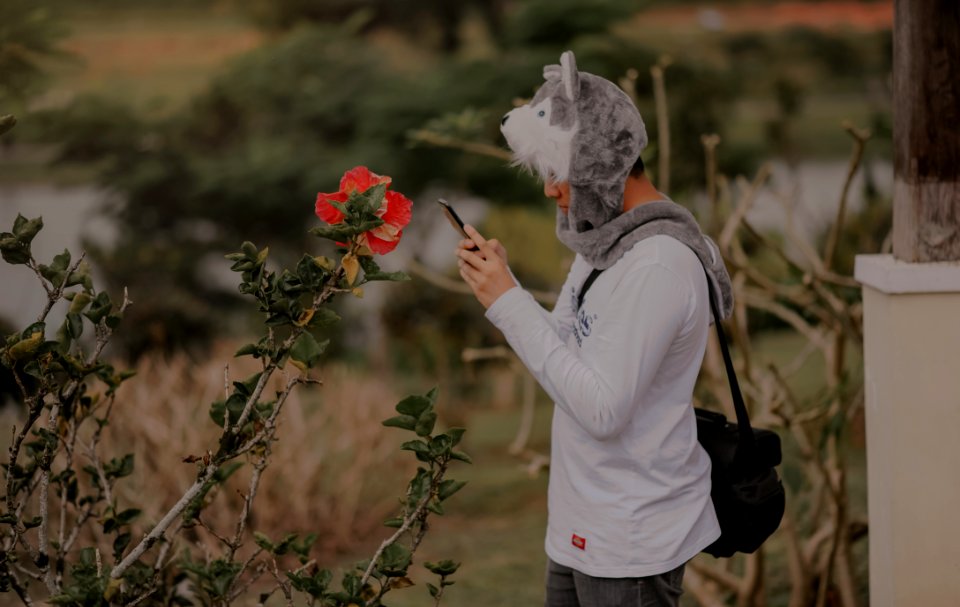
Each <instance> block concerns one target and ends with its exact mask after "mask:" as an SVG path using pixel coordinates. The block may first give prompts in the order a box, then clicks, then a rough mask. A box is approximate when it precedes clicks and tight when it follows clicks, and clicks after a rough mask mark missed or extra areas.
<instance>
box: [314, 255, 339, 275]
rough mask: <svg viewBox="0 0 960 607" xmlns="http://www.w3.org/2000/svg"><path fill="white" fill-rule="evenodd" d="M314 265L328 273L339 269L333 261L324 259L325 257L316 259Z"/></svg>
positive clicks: (327, 258) (321, 256) (320, 256)
mask: <svg viewBox="0 0 960 607" xmlns="http://www.w3.org/2000/svg"><path fill="white" fill-rule="evenodd" d="M313 263H315V264H317V265H318V266H320V267H321V268H323V269H324V270H326V271H327V272H333V270H334V268H336V267H337V266H336V264H334V263H333V260H332V259H330V258H329V257H324V256H323V255H319V256H317V257H314V258H313Z"/></svg>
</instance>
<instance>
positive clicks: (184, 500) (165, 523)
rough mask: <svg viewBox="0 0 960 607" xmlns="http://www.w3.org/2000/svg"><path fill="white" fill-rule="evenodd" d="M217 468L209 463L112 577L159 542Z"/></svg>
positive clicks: (113, 572) (115, 577) (123, 570)
mask: <svg viewBox="0 0 960 607" xmlns="http://www.w3.org/2000/svg"><path fill="white" fill-rule="evenodd" d="M217 469H218V466H216V465H213V464H211V465H208V466H207V467H206V468H205V469H204V471H203V473H202V474H201V475H200V477H199V478H198V479H197V480H196V481H195V482H194V483H193V485H191V486H190V488H189V489H187V491H186V493H184V494H183V496H182V497H181V498H180V500H179V501H178V502H177V503H176V504H174V505H173V507H172V508H170V510H169V511H168V512H167V513H166V514H165V515H164V517H163V518H162V519H160V522H159V523H157V524H156V526H155V527H154V528H153V529H151V530H150V533H148V534H147V535H146V536H145V537H144V538H143V539H142V540H140V543H139V544H137V545H136V547H135V548H134V549H133V550H131V551H130V554H128V555H127V556H126V558H124V559H123V560H122V561H121V562H120V564H118V565H117V566H116V567H114V569H113V571H111V572H110V577H111V578H112V579H117V578H119V577H120V576H121V575H123V573H124V572H125V571H126V570H127V569H128V568H129V567H130V565H132V564H134V563H135V562H137V561H138V560H139V559H140V557H141V556H143V553H144V552H146V551H147V550H149V549H150V548H151V547H152V546H153V545H154V544H155V543H156V542H157V540H159V539H160V538H161V537H162V536H163V533H164V532H165V531H166V530H167V528H168V527H169V526H170V525H171V523H173V521H174V519H176V518H177V517H178V516H180V515H181V514H182V513H183V511H184V510H186V508H187V506H188V505H189V504H190V502H191V501H193V498H195V497H196V496H197V495H198V494H199V493H200V491H201V490H202V489H203V487H204V485H206V483H207V481H209V480H210V479H211V478H213V475H214V474H216V472H217Z"/></svg>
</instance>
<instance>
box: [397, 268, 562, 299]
mask: <svg viewBox="0 0 960 607" xmlns="http://www.w3.org/2000/svg"><path fill="white" fill-rule="evenodd" d="M407 270H408V271H409V272H410V273H411V274H413V275H414V276H417V277H419V278H422V279H423V280H425V281H427V282H428V283H430V284H432V285H433V286H435V287H437V288H440V289H443V290H444V291H449V292H451V293H458V294H461V295H472V294H473V291H472V290H471V289H470V287H469V286H467V285H466V284H465V283H463V282H462V281H459V280H454V279H452V278H447V277H446V276H444V275H443V274H440V273H439V272H434V271H433V270H431V269H430V268H428V267H427V266H425V265H424V264H423V263H421V262H420V261H418V260H417V259H411V260H410V262H409V264H408V266H407ZM525 290H526V291H527V293H530V295H532V296H533V298H534V299H535V300H537V301H538V302H539V303H540V304H541V305H544V306H552V305H554V304H556V303H557V294H556V293H551V292H549V291H539V290H537V289H525Z"/></svg>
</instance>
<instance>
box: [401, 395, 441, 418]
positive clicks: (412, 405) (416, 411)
mask: <svg viewBox="0 0 960 607" xmlns="http://www.w3.org/2000/svg"><path fill="white" fill-rule="evenodd" d="M431 404H432V403H431V402H430V400H429V399H428V398H426V397H424V396H408V397H406V398H404V399H403V400H401V401H400V402H399V403H397V407H396V409H397V413H400V414H402V415H409V416H411V417H415V418H418V419H419V418H420V415H421V414H422V413H423V412H424V411H426V410H427V409H429V408H430V406H431Z"/></svg>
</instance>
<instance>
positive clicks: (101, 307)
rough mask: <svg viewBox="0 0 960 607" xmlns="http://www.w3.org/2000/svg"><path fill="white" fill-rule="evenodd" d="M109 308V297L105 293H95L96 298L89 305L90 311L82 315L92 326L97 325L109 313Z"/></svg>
mask: <svg viewBox="0 0 960 607" xmlns="http://www.w3.org/2000/svg"><path fill="white" fill-rule="evenodd" d="M111 306H112V304H111V302H110V295H108V294H107V293H106V292H105V291H101V292H100V293H97V297H96V298H95V299H94V300H93V302H92V303H91V304H90V309H89V310H87V311H86V312H84V313H83V315H84V316H86V317H87V318H89V319H90V322H92V323H93V324H97V323H99V322H100V320H101V319H103V317H105V316H106V315H107V314H109V313H110V308H111Z"/></svg>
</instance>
